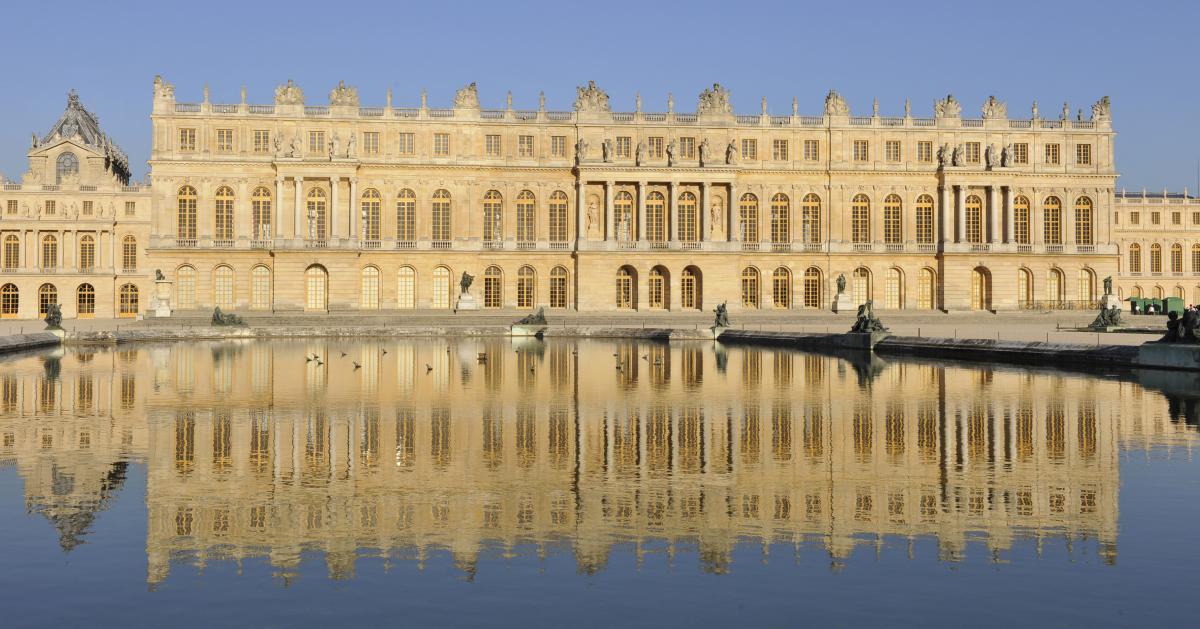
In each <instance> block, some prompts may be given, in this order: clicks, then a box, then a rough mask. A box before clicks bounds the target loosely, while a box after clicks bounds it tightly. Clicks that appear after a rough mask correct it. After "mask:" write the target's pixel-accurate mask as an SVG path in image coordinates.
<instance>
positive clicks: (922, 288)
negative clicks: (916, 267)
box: [917, 268, 937, 310]
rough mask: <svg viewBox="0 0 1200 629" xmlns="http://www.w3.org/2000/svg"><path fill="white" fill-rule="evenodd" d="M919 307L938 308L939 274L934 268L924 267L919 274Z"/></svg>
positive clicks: (924, 308)
mask: <svg viewBox="0 0 1200 629" xmlns="http://www.w3.org/2000/svg"><path fill="white" fill-rule="evenodd" d="M917 308H919V309H921V310H933V309H934V308H937V274H936V273H934V271H933V269H930V268H924V269H921V271H920V273H918V274H917Z"/></svg>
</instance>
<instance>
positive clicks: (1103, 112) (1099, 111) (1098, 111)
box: [1092, 96, 1112, 121]
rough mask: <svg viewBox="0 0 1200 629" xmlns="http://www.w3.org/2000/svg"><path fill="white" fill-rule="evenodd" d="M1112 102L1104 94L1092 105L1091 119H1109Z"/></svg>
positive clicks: (1110, 117)
mask: <svg viewBox="0 0 1200 629" xmlns="http://www.w3.org/2000/svg"><path fill="white" fill-rule="evenodd" d="M1111 119H1112V103H1111V102H1110V101H1109V100H1108V97H1107V96H1105V97H1103V98H1101V99H1100V100H1098V101H1096V102H1095V103H1094V104H1093V105H1092V120H1096V121H1100V120H1111Z"/></svg>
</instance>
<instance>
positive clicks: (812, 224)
mask: <svg viewBox="0 0 1200 629" xmlns="http://www.w3.org/2000/svg"><path fill="white" fill-rule="evenodd" d="M800 232H801V234H800V239H801V240H803V241H804V242H807V243H819V242H821V197H819V196H817V195H816V194H813V193H811V192H810V193H808V194H806V195H804V198H803V199H801V200H800Z"/></svg>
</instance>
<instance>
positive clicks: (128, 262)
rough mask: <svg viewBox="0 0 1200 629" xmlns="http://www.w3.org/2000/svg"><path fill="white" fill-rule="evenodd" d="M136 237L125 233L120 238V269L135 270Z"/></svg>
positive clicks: (136, 258) (136, 257) (136, 255)
mask: <svg viewBox="0 0 1200 629" xmlns="http://www.w3.org/2000/svg"><path fill="white" fill-rule="evenodd" d="M137 252H138V249H137V238H134V237H133V236H132V235H126V236H125V237H124V238H122V239H121V270H122V271H127V272H132V271H136V270H137V260H138V253H137Z"/></svg>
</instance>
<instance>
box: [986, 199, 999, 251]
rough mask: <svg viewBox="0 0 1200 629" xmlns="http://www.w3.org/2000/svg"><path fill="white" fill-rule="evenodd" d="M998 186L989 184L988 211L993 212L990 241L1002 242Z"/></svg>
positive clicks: (991, 215) (994, 242)
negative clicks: (997, 201) (997, 202)
mask: <svg viewBox="0 0 1200 629" xmlns="http://www.w3.org/2000/svg"><path fill="white" fill-rule="evenodd" d="M996 198H997V195H996V186H988V211H989V212H991V214H990V215H989V217H990V218H991V219H992V220H991V234H990V237H989V238H988V242H990V243H992V244H994V245H995V244H1000V207H999V206H998V205H996Z"/></svg>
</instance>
